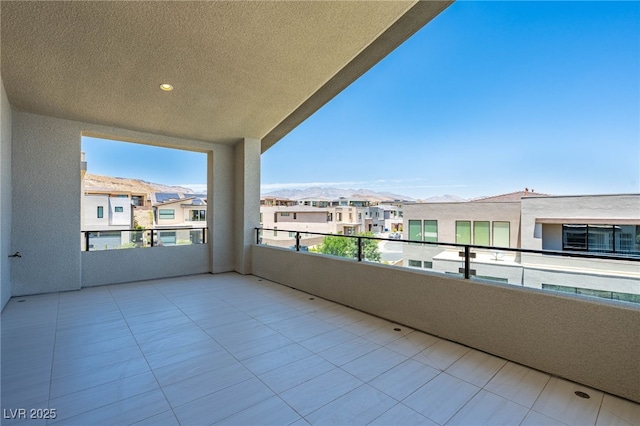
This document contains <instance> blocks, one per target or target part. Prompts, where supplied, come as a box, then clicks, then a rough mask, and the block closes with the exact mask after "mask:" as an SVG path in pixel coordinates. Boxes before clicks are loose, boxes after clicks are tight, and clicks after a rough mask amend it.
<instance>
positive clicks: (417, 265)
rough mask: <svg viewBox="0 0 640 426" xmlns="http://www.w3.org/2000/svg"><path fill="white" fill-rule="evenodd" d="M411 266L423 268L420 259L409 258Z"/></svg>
mask: <svg viewBox="0 0 640 426" xmlns="http://www.w3.org/2000/svg"><path fill="white" fill-rule="evenodd" d="M409 266H412V267H414V268H421V267H422V262H421V261H419V260H413V259H409Z"/></svg>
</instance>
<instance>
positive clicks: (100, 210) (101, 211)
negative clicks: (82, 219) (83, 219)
mask: <svg viewBox="0 0 640 426" xmlns="http://www.w3.org/2000/svg"><path fill="white" fill-rule="evenodd" d="M103 217H104V206H98V219H102V218H103Z"/></svg>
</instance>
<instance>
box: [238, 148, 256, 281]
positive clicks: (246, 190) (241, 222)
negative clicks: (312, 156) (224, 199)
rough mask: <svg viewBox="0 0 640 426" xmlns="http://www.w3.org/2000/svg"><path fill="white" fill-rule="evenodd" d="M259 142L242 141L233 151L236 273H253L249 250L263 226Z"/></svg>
mask: <svg viewBox="0 0 640 426" xmlns="http://www.w3.org/2000/svg"><path fill="white" fill-rule="evenodd" d="M260 149H261V148H260V141H259V140H258V139H246V138H245V139H243V140H241V141H240V142H238V143H236V145H235V148H234V157H235V158H234V160H235V161H234V206H233V207H234V208H233V223H234V226H233V229H234V248H235V270H236V271H237V272H239V273H241V274H250V273H251V250H250V246H251V244H253V242H254V241H255V227H256V226H258V225H259V223H260Z"/></svg>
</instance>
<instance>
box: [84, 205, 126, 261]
mask: <svg viewBox="0 0 640 426" xmlns="http://www.w3.org/2000/svg"><path fill="white" fill-rule="evenodd" d="M82 209H83V211H82V230H83V231H99V232H92V233H91V235H90V238H89V249H95V250H107V249H114V248H120V247H122V246H126V245H127V244H129V243H130V237H131V235H130V233H129V232H122V231H123V230H129V229H132V227H133V213H132V206H131V199H130V198H129V197H128V196H127V195H125V194H121V195H116V196H113V195H110V194H85V195H84V196H83V200H82ZM82 244H83V249H86V239H83V242H82Z"/></svg>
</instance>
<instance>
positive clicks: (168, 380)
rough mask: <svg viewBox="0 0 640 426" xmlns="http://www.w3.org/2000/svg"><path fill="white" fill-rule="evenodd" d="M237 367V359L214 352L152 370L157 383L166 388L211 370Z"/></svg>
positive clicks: (223, 353) (223, 352)
mask: <svg viewBox="0 0 640 426" xmlns="http://www.w3.org/2000/svg"><path fill="white" fill-rule="evenodd" d="M233 365H239V362H238V360H237V359H235V358H234V357H233V356H231V355H229V354H228V353H227V352H226V351H216V352H209V353H204V354H200V355H197V356H194V357H189V358H187V359H184V360H182V361H179V362H176V363H173V364H169V365H165V366H163V367H159V368H155V369H153V374H154V375H155V377H156V379H157V380H158V383H160V385H161V386H167V385H170V384H172V383H176V382H179V381H182V380H186V379H189V378H192V377H194V376H199V375H201V374H205V373H208V372H210V371H212V370H218V369H221V368H227V367H231V366H233Z"/></svg>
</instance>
